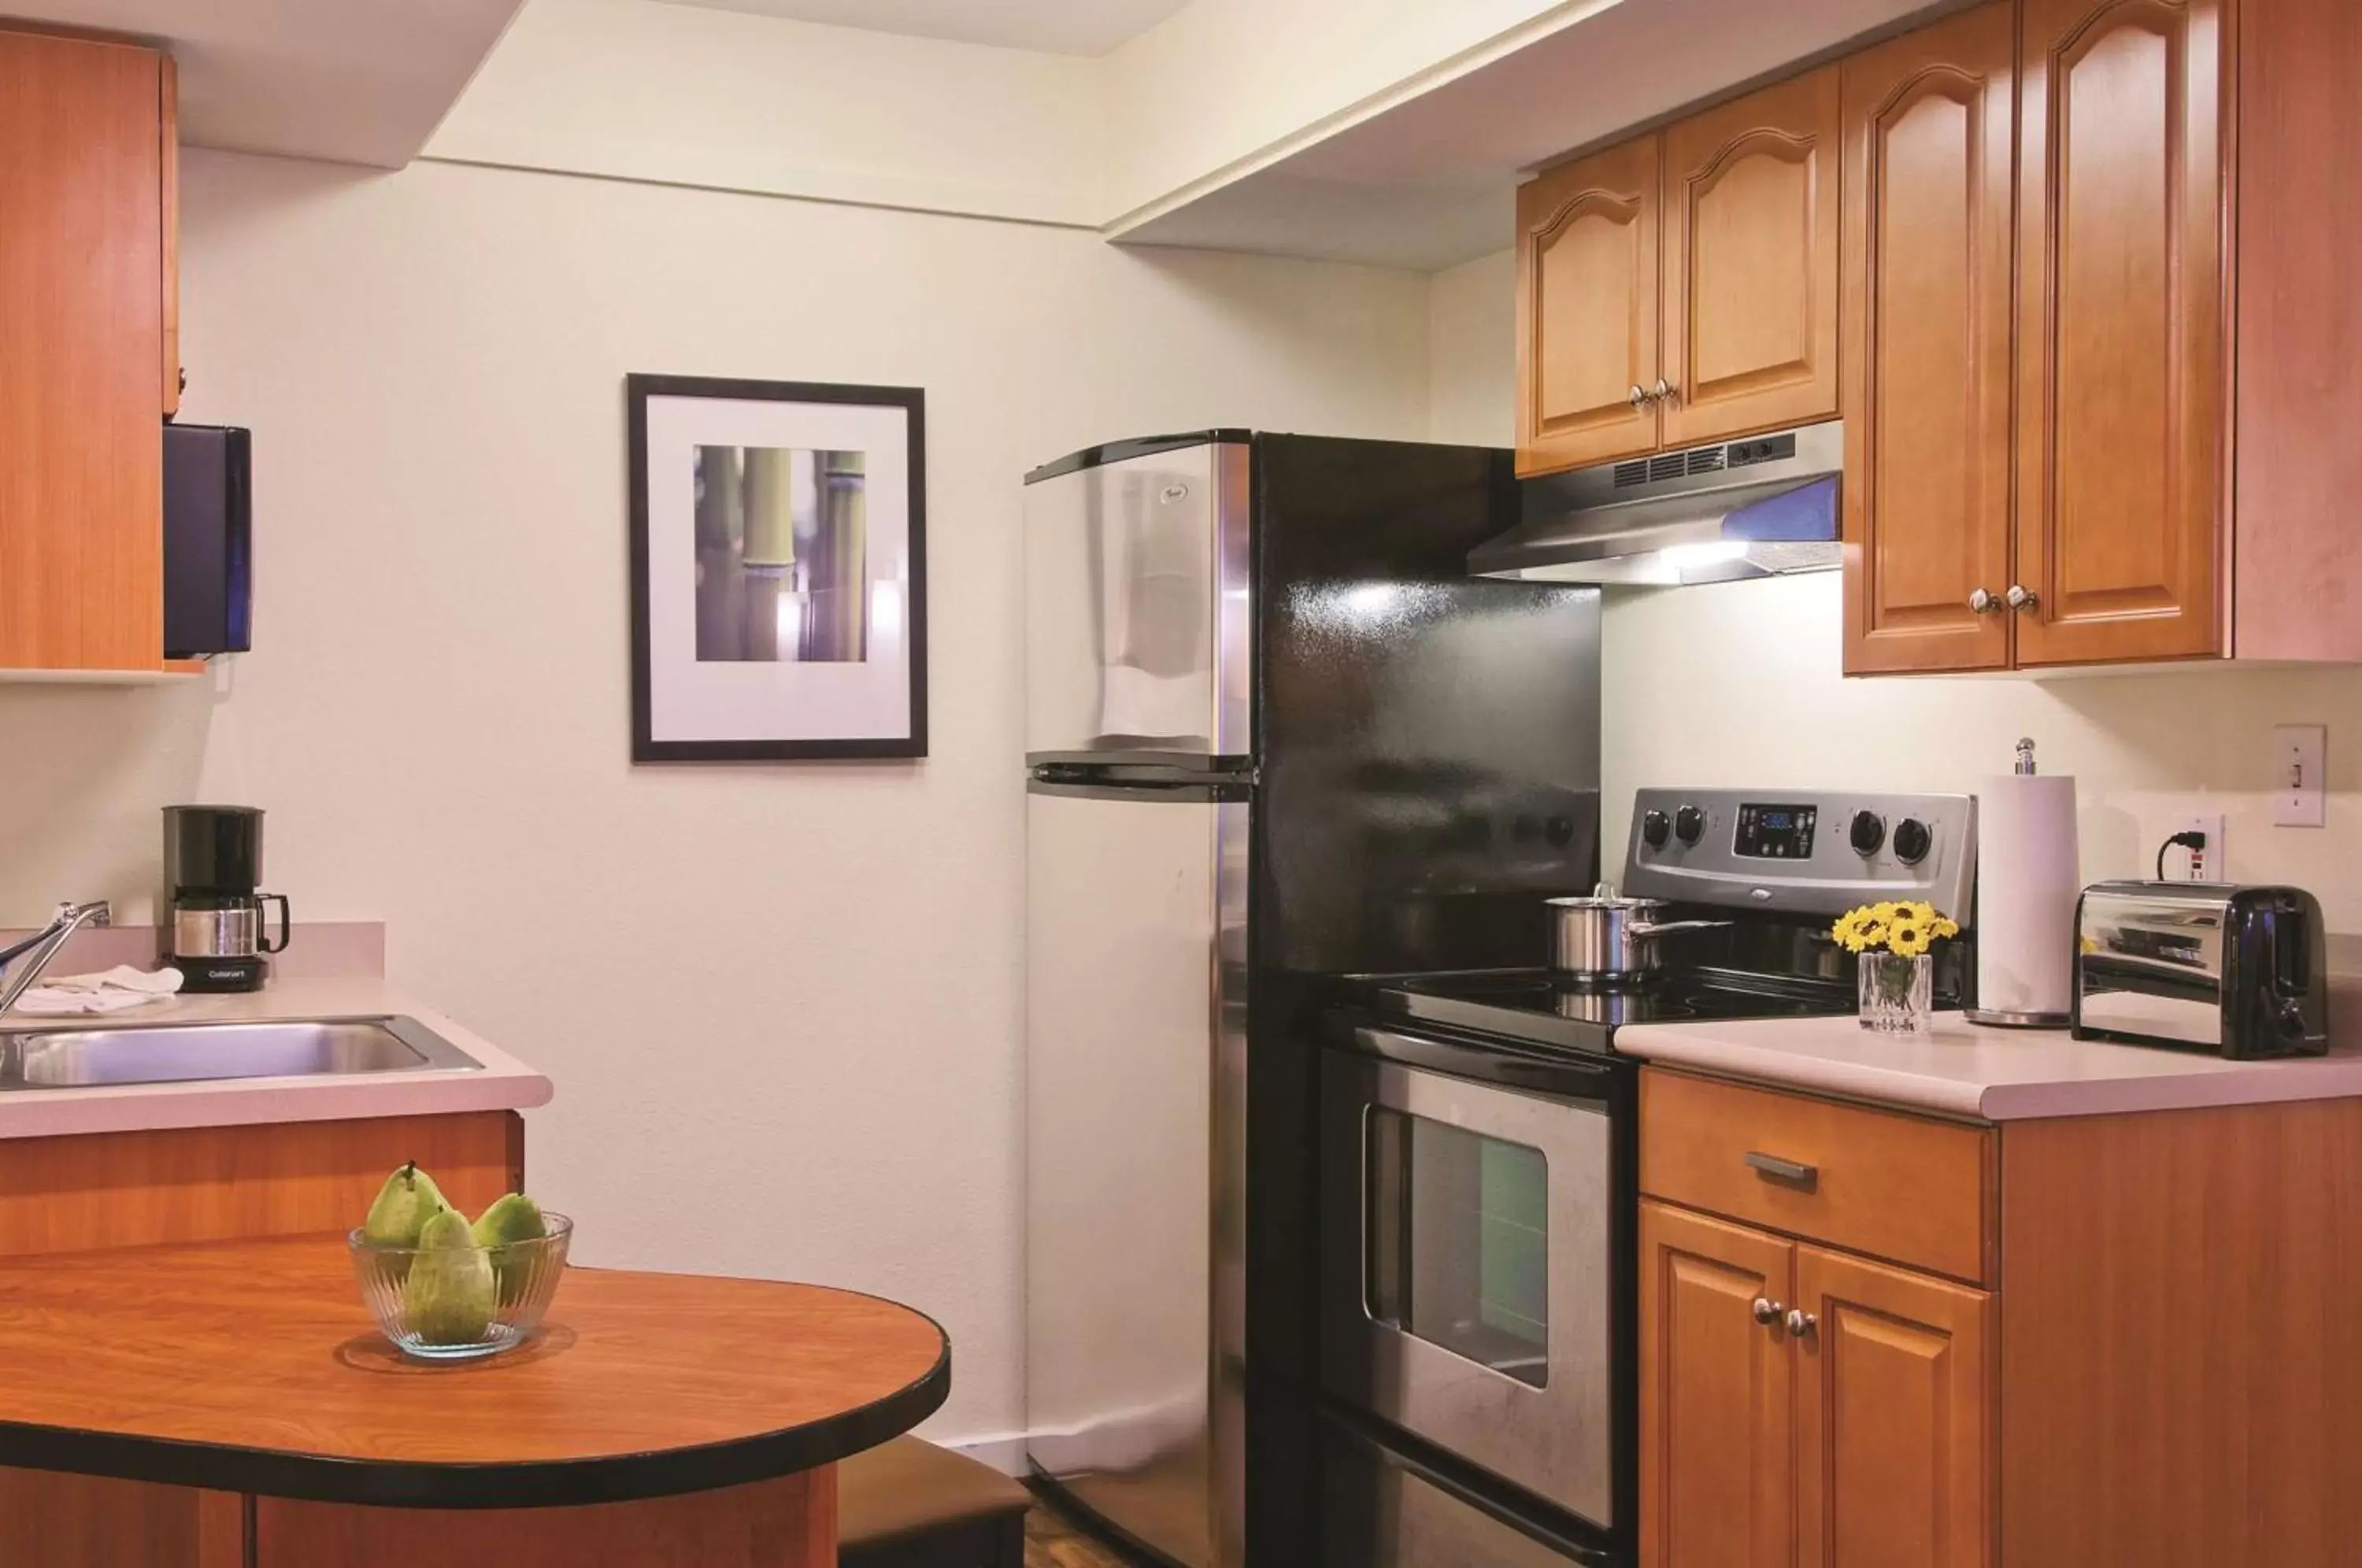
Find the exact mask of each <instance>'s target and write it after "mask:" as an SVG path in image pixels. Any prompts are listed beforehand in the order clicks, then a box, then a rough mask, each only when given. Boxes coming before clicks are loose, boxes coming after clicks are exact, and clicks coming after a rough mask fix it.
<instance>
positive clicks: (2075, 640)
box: [2016, 0, 2229, 665]
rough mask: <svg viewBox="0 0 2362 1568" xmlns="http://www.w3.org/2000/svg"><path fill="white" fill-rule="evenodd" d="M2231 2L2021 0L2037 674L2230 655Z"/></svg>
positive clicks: (2026, 652)
mask: <svg viewBox="0 0 2362 1568" xmlns="http://www.w3.org/2000/svg"><path fill="white" fill-rule="evenodd" d="M2222 21H2223V6H2222V5H2221V3H2220V0H2026V3H2025V10H2024V13H2023V30H2022V39H2021V58H2020V62H2019V80H2020V90H2021V94H2022V96H2021V100H2020V102H2021V114H2020V122H2019V168H2020V170H2021V171H2022V172H2021V174H2020V192H2021V200H2020V203H2019V233H2018V251H2019V282H2018V300H2019V310H2020V313H2021V319H2020V322H2019V328H2018V344H2019V350H2018V362H2019V390H2018V420H2019V425H2018V463H2019V472H2018V498H2017V507H2018V512H2017V525H2018V534H2017V564H2018V579H2019V580H2020V581H2021V582H2022V583H2023V584H2024V585H2025V587H2026V588H2028V589H2030V590H2032V591H2034V592H2035V593H2036V595H2037V598H2038V602H2037V604H2036V607H2035V608H2034V609H2032V610H2031V611H2028V612H2023V613H2019V614H2018V615H2017V617H2016V621H2017V626H2016V634H2017V653H2018V662H2019V663H2021V664H2037V665H2038V664H2086V663H2103V662H2107V661H2111V660H2125V659H2147V658H2165V657H2189V656H2199V655H2205V654H2212V653H2216V652H2219V651H2220V649H2221V635H2222V627H2221V624H2220V616H2219V613H2218V610H2217V603H2218V594H2217V589H2218V584H2217V580H2216V579H2217V576H2218V573H2219V570H2220V562H2221V556H2222V551H2221V534H2220V523H2221V515H2222V505H2221V503H2222V499H2223V484H2222V476H2223V474H2224V429H2225V425H2224V417H2223V398H2224V315H2225V311H2224V254H2223V246H2222V232H2223V198H2224V181H2223V147H2224V138H2225V134H2226V129H2227V121H2226V116H2227V114H2228V103H2229V100H2228V96H2227V93H2226V84H2225V83H2224V60H2225V51H2224V48H2223V40H2222V37H2221V34H2222Z"/></svg>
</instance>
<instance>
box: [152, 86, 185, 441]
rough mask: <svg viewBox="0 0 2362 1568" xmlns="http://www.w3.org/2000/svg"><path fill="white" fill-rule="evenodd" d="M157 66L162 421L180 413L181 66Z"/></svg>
mask: <svg viewBox="0 0 2362 1568" xmlns="http://www.w3.org/2000/svg"><path fill="white" fill-rule="evenodd" d="M162 66H163V73H164V82H163V86H164V92H163V105H162V111H161V113H160V116H158V118H159V121H160V123H159V125H158V127H157V129H158V135H157V154H158V160H159V164H158V167H159V169H160V171H161V176H162V177H161V179H160V182H159V192H160V200H159V202H158V208H159V216H158V224H159V228H158V231H157V232H158V234H159V235H160V237H161V239H162V253H163V266H162V268H161V269H160V279H159V285H160V293H159V294H158V308H159V309H160V312H161V317H160V319H161V322H162V326H163V339H164V363H163V385H162V386H161V387H160V389H159V390H160V392H161V393H162V394H163V410H164V417H165V418H167V419H170V418H171V417H172V415H174V414H178V413H180V412H181V62H180V61H176V60H174V59H173V58H172V57H171V55H169V54H168V55H166V56H164V58H163V61H162Z"/></svg>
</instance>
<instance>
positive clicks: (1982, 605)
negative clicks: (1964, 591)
mask: <svg viewBox="0 0 2362 1568" xmlns="http://www.w3.org/2000/svg"><path fill="white" fill-rule="evenodd" d="M1969 608H1970V609H1971V610H1973V611H1975V612H1976V613H1978V614H1980V615H1990V614H1992V613H1993V612H1994V611H1996V610H1998V609H2000V608H2001V601H2000V600H1998V599H1995V598H1994V597H1993V596H1992V594H1990V593H1988V592H1986V591H1984V590H1983V589H1981V588H1980V589H1978V590H1977V591H1975V592H1974V593H1971V594H1970V595H1969Z"/></svg>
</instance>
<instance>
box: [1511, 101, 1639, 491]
mask: <svg viewBox="0 0 2362 1568" xmlns="http://www.w3.org/2000/svg"><path fill="white" fill-rule="evenodd" d="M1658 148H1659V142H1658V138H1655V137H1653V136H1648V137H1642V138H1639V140H1637V141H1631V142H1627V143H1625V144H1624V145H1623V146H1621V147H1613V148H1609V149H1607V150H1606V151H1605V152H1600V153H1595V154H1594V155H1593V156H1591V157H1589V158H1584V159H1580V160H1576V161H1574V162H1573V163H1569V164H1565V165H1563V166H1562V167H1560V168H1557V169H1553V170H1551V171H1549V172H1548V173H1546V174H1543V175H1541V176H1540V178H1538V179H1535V180H1532V181H1529V182H1527V183H1526V184H1525V185H1523V186H1521V187H1519V189H1518V472H1520V473H1526V474H1536V473H1548V472H1552V471H1554V470H1557V469H1566V468H1573V467H1577V466H1580V465H1582V464H1584V463H1596V462H1605V461H1607V460H1609V459H1611V458H1621V457H1628V456H1631V455H1633V454H1636V453H1640V452H1646V451H1649V450H1650V449H1651V448H1653V447H1655V446H1656V444H1657V411H1656V409H1655V407H1654V406H1653V405H1652V404H1650V403H1647V402H1646V401H1641V402H1637V403H1636V402H1635V401H1634V400H1633V398H1632V396H1631V389H1632V388H1634V387H1636V386H1637V387H1643V388H1646V387H1651V386H1654V385H1655V384H1656V381H1657V378H1658V376H1659V374H1660V370H1659V361H1658V279H1657V265H1658V263H1657V238H1658V235H1657V230H1658V211H1657V182H1658Z"/></svg>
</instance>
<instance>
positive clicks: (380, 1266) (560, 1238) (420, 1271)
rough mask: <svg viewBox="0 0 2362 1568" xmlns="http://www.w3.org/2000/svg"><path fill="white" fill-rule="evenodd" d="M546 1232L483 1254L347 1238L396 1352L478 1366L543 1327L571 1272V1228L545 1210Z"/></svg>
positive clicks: (474, 1249)
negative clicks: (568, 1269) (568, 1246)
mask: <svg viewBox="0 0 2362 1568" xmlns="http://www.w3.org/2000/svg"><path fill="white" fill-rule="evenodd" d="M542 1220H543V1222H544V1224H545V1225H546V1227H547V1233H546V1235H542V1236H539V1237H536V1238H535V1239H534V1240H532V1241H524V1242H502V1243H500V1244H499V1245H497V1246H489V1247H479V1246H465V1247H432V1248H430V1247H389V1246H381V1245H379V1244H378V1243H376V1242H370V1241H369V1240H367V1239H366V1238H364V1237H363V1236H362V1234H361V1232H360V1231H353V1232H352V1233H351V1234H349V1235H348V1236H347V1237H346V1238H345V1242H346V1245H347V1246H348V1248H350V1249H351V1252H352V1254H353V1273H354V1275H356V1276H358V1277H359V1280H360V1286H361V1299H362V1300H363V1301H365V1302H367V1303H368V1304H369V1309H370V1315H371V1316H372V1317H374V1318H376V1319H377V1326H378V1328H379V1329H381V1331H383V1332H384V1334H385V1337H386V1338H387V1339H389V1340H391V1341H392V1342H393V1344H394V1348H395V1349H397V1350H399V1351H401V1352H402V1353H403V1354H404V1355H413V1356H416V1357H418V1358H419V1359H421V1360H423V1361H473V1360H476V1359H477V1358H479V1357H481V1356H488V1355H498V1354H499V1353H501V1352H502V1351H504V1350H511V1349H513V1348H514V1347H516V1346H518V1345H521V1344H523V1343H524V1342H525V1341H526V1340H527V1339H528V1338H530V1337H531V1335H532V1333H533V1331H535V1329H537V1328H539V1327H541V1320H542V1315H543V1314H544V1313H546V1312H547V1311H548V1310H549V1299H550V1297H553V1296H555V1295H557V1278H558V1275H562V1274H564V1273H565V1272H566V1244H567V1242H568V1240H570V1239H571V1238H572V1237H573V1234H574V1221H573V1220H568V1218H567V1217H566V1216H565V1215H563V1214H553V1213H549V1212H546V1211H545V1212H544V1213H543V1215H542Z"/></svg>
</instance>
